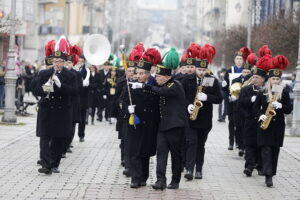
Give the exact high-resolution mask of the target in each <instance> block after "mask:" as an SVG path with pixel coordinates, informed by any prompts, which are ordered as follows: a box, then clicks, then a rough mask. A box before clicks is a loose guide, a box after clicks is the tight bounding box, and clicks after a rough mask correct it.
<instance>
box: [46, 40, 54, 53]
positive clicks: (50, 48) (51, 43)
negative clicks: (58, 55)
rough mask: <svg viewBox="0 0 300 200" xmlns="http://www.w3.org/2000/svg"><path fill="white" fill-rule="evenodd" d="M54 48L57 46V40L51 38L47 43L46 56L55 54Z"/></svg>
mask: <svg viewBox="0 0 300 200" xmlns="http://www.w3.org/2000/svg"><path fill="white" fill-rule="evenodd" d="M54 48H55V41H54V40H50V41H49V42H48V43H47V44H46V45H45V56H50V55H53V53H54Z"/></svg>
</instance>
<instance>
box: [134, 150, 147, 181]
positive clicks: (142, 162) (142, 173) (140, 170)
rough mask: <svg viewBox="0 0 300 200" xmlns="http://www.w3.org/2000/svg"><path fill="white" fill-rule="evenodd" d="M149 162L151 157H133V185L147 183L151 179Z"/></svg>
mask: <svg viewBox="0 0 300 200" xmlns="http://www.w3.org/2000/svg"><path fill="white" fill-rule="evenodd" d="M149 160H150V157H140V156H136V155H134V156H131V157H130V173H131V182H132V183H142V182H147V180H148V178H149Z"/></svg>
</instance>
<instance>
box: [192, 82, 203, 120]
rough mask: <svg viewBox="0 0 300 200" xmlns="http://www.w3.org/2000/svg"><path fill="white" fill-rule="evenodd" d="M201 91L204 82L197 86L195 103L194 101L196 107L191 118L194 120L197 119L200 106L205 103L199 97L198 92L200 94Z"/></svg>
mask: <svg viewBox="0 0 300 200" xmlns="http://www.w3.org/2000/svg"><path fill="white" fill-rule="evenodd" d="M201 92H202V84H200V86H198V87H197V92H196V96H195V99H194V103H193V105H194V106H195V108H194V110H193V112H192V113H191V115H190V120H193V121H194V120H196V119H197V116H198V113H199V110H200V108H202V107H203V103H202V102H201V101H200V100H199V99H198V98H197V96H198V94H200V93H201Z"/></svg>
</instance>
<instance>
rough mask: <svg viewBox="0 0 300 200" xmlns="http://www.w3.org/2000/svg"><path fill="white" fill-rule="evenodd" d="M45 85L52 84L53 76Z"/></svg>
mask: <svg viewBox="0 0 300 200" xmlns="http://www.w3.org/2000/svg"><path fill="white" fill-rule="evenodd" d="M45 85H46V86H50V85H52V80H51V78H49V80H48V81H47V82H46V83H45Z"/></svg>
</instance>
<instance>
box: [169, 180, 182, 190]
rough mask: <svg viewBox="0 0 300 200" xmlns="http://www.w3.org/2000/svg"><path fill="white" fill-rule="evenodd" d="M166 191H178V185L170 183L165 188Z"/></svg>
mask: <svg viewBox="0 0 300 200" xmlns="http://www.w3.org/2000/svg"><path fill="white" fill-rule="evenodd" d="M167 188H168V189H174V190H175V189H178V188H179V183H172V182H171V183H170V184H169V185H168V187H167Z"/></svg>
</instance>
